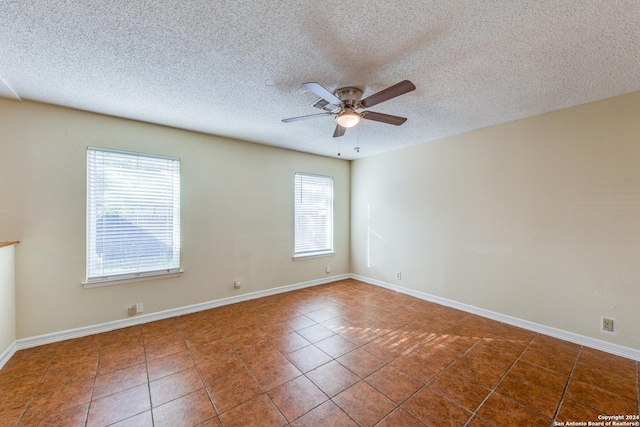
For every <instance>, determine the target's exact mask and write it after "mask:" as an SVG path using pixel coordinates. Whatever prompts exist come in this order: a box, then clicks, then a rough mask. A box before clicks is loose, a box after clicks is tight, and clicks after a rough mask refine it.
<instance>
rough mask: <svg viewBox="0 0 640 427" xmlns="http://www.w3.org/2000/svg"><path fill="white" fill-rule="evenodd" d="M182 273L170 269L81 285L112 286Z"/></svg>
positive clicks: (85, 286)
mask: <svg viewBox="0 0 640 427" xmlns="http://www.w3.org/2000/svg"><path fill="white" fill-rule="evenodd" d="M182 273H184V270H177V271H172V272H169V273H165V272H162V273H146V274H140V275H130V276H126V277H122V276H120V277H113V278H106V279H98V280H89V281H86V282H82V286H83V287H84V288H85V289H91V288H101V287H104V286H114V285H122V284H124V283H134V282H144V281H147V280H156V279H167V278H169V277H177V276H181V275H182Z"/></svg>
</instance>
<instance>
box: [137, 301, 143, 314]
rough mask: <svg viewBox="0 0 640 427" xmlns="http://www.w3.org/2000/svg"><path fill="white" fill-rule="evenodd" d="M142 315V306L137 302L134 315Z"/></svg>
mask: <svg viewBox="0 0 640 427" xmlns="http://www.w3.org/2000/svg"><path fill="white" fill-rule="evenodd" d="M140 313H144V305H143V304H142V303H141V302H139V303H137V304H136V314H140Z"/></svg>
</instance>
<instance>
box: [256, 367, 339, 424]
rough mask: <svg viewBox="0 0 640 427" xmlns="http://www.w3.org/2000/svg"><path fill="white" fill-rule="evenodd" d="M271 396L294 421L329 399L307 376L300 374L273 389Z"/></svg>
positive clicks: (288, 417)
mask: <svg viewBox="0 0 640 427" xmlns="http://www.w3.org/2000/svg"><path fill="white" fill-rule="evenodd" d="M268 394H269V397H271V400H272V401H273V403H275V405H276V406H277V407H278V409H280V412H282V414H283V415H284V416H285V418H286V419H287V420H288V421H293V420H295V419H296V418H298V417H300V416H302V415H303V414H305V413H307V412H309V411H310V410H312V409H313V408H315V407H316V406H319V405H320V404H321V403H323V402H325V401H327V400H328V397H327V395H326V394H324V393H323V392H322V391H321V390H320V389H319V388H318V387H316V386H315V385H314V384H313V383H312V382H311V381H310V380H309V379H308V378H307V377H305V376H300V377H297V378H295V379H293V380H291V381H288V382H286V383H284V384H281V385H279V386H278V387H276V388H273V389H271V390H270V391H269V392H268Z"/></svg>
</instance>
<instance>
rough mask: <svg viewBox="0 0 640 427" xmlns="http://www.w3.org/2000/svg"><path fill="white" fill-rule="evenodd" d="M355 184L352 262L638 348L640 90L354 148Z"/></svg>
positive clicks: (363, 269)
mask: <svg viewBox="0 0 640 427" xmlns="http://www.w3.org/2000/svg"><path fill="white" fill-rule="evenodd" d="M351 194H352V220H351V224H352V226H351V232H352V239H351V250H352V255H351V263H352V264H351V270H352V272H353V273H355V274H359V275H362V276H367V277H370V278H372V279H376V280H381V281H385V282H388V283H392V284H396V285H400V286H403V287H407V288H410V289H413V290H417V291H421V292H425V293H428V294H432V295H436V296H440V297H444V298H448V299H451V300H455V301H458V302H462V303H466V304H470V305H473V306H477V307H480V308H484V309H488V310H492V311H495V312H498V313H502V314H507V315H510V316H514V317H517V318H520V319H524V320H528V321H532V322H536V323H539V324H542V325H547V326H551V327H555V328H559V329H562V330H566V331H570V332H574V333H577V334H581V335H585V336H589V337H594V338H598V339H603V340H606V341H610V342H613V343H617V344H620V345H624V346H628V347H631V348H635V349H640V310H639V309H638V302H639V301H640V93H634V94H630V95H625V96H620V97H616V98H612V99H608V100H604V101H600V102H596V103H592V104H587V105H583V106H579V107H576V108H571V109H567V110H563V111H558V112H554V113H550V114H545V115H542V116H538V117H534V118H530V119H526V120H520V121H517V122H512V123H508V124H505V125H500V126H495V127H491V128H486V129H482V130H478V131H474V132H470V133H467V134H464V135H460V136H456V137H452V138H447V139H444V140H441V141H437V142H432V143H426V144H422V145H419V146H414V147H411V148H407V149H403V150H398V151H394V152H391V153H388V154H383V155H379V156H374V157H371V158H366V159H363V160H358V161H355V162H353V164H352V188H351ZM396 271H401V272H402V278H401V280H400V281H397V280H396V279H395V278H394V274H395V272H396ZM603 315H604V316H607V317H613V318H614V319H616V323H617V325H618V328H619V329H618V332H617V335H616V336H611V335H606V334H603V333H601V332H600V331H599V325H600V316H603Z"/></svg>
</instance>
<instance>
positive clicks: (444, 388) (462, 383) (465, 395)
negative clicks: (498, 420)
mask: <svg viewBox="0 0 640 427" xmlns="http://www.w3.org/2000/svg"><path fill="white" fill-rule="evenodd" d="M429 388H430V389H432V390H435V391H437V392H439V393H440V394H442V395H444V396H446V397H448V398H449V399H451V400H453V401H455V402H457V403H458V404H459V405H460V406H462V407H463V408H465V409H467V410H468V411H471V412H473V411H475V410H476V408H477V407H478V405H480V403H482V401H483V400H484V399H485V398H486V397H487V396H488V395H489V393H490V391H489V390H488V389H486V388H484V387H482V386H481V385H478V384H476V383H474V382H472V381H471V380H469V379H466V378H464V377H459V376H457V375H454V374H452V373H450V372H447V371H445V372H443V373H442V374H440V375H439V376H438V377H437V378H436V379H434V380H433V381H432V382H430V383H429Z"/></svg>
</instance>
